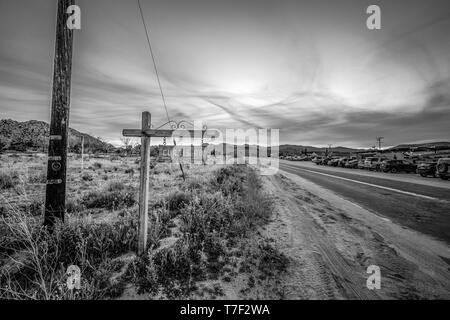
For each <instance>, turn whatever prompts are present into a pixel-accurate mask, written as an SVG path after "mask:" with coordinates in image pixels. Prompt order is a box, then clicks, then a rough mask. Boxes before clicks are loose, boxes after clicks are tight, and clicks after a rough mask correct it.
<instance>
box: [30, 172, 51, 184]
mask: <svg viewBox="0 0 450 320" xmlns="http://www.w3.org/2000/svg"><path fill="white" fill-rule="evenodd" d="M28 182H29V183H41V184H42V183H46V182H47V172H45V171H44V170H42V171H40V172H35V173H33V174H30V175H29V176H28Z"/></svg>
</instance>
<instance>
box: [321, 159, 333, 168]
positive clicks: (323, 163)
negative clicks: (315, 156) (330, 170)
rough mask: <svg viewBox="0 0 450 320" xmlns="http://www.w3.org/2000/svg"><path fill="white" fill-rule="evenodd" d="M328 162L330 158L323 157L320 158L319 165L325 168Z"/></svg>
mask: <svg viewBox="0 0 450 320" xmlns="http://www.w3.org/2000/svg"><path fill="white" fill-rule="evenodd" d="M330 160H331V158H327V157H324V158H322V161H320V165H322V166H326V165H327V164H328V161H330Z"/></svg>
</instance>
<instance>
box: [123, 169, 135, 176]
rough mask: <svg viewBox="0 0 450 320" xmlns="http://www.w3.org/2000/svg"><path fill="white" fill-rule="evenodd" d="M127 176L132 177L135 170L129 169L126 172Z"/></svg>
mask: <svg viewBox="0 0 450 320" xmlns="http://www.w3.org/2000/svg"><path fill="white" fill-rule="evenodd" d="M125 174H129V175H130V176H133V175H134V169H133V168H129V169H126V170H125Z"/></svg>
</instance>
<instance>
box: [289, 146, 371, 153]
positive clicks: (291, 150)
mask: <svg viewBox="0 0 450 320" xmlns="http://www.w3.org/2000/svg"><path fill="white" fill-rule="evenodd" d="M327 149H328V148H322V147H312V146H302V145H298V146H297V145H281V146H280V155H283V154H285V155H300V154H302V153H304V152H305V150H306V151H307V152H308V153H311V152H316V153H324V152H325V151H326V150H327ZM330 151H332V152H334V153H338V154H339V153H353V152H359V151H363V150H362V149H352V148H346V147H333V148H331V149H330Z"/></svg>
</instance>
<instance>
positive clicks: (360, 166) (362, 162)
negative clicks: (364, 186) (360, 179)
mask: <svg viewBox="0 0 450 320" xmlns="http://www.w3.org/2000/svg"><path fill="white" fill-rule="evenodd" d="M365 162H366V160H364V159H361V160H359V161H358V164H357V165H356V167H357V168H358V169H364V168H365V166H364V165H365Z"/></svg>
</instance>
